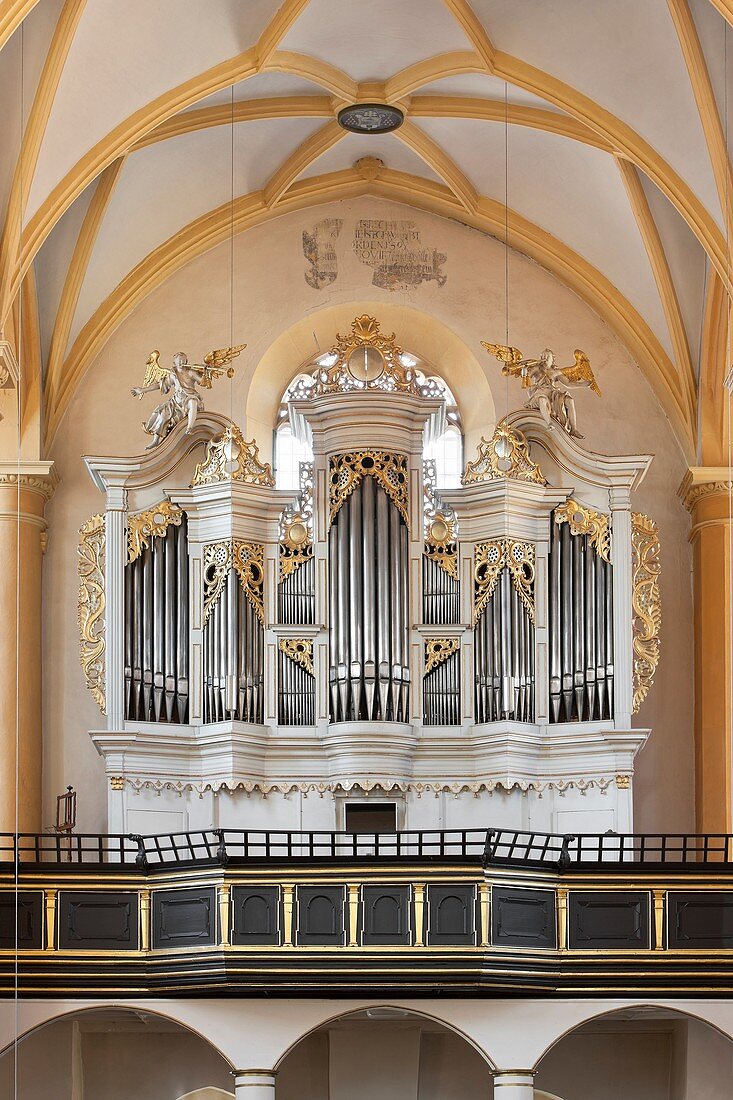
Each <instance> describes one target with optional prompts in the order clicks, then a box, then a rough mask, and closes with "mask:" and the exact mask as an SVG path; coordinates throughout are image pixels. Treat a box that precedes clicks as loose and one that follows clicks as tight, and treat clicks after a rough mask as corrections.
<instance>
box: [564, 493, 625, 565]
mask: <svg viewBox="0 0 733 1100" xmlns="http://www.w3.org/2000/svg"><path fill="white" fill-rule="evenodd" d="M555 523H556V524H557V525H558V526H560V525H561V524H563V523H567V525H568V527H569V528H570V534H571V535H587V536H588V545H589V546H591V547H592V548H593V549H594V550H595V552H596V554H598V556H599V557H601V558H603V560H604V561H607V562H609V564H610V561H611V526H610V523H609V521H608V516H607V515H605V514H604V513H603V512H596V511H595V510H594V509H593V508H588V507H587V506H586V505H585V504H581V503H580V502H579V501H577V500H575V499H574V498H573V497H569V499H568V500H566V501H565V503H564V504H561V505H560V506H559V507H558V508H556V509H555Z"/></svg>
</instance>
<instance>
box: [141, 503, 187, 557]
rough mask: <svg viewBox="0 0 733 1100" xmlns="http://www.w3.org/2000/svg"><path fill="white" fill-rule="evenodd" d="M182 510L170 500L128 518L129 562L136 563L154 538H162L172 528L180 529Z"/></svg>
mask: <svg viewBox="0 0 733 1100" xmlns="http://www.w3.org/2000/svg"><path fill="white" fill-rule="evenodd" d="M182 519H183V512H182V511H181V509H180V508H179V507H178V506H177V505H175V504H172V503H171V501H170V500H161V502H160V504H156V505H155V507H154V508H147V509H146V510H145V511H144V512H136V513H135V514H133V515H131V516H128V517H127V560H128V562H131V561H135V558H139V557H140V555H141V554H142V552H143V550H144V549H145V547H146V546H149V545H150V542H151V540H152V539H154V538H162V537H163V536H164V535H165V533H166V531H167V530H168V528H169V527H170V526H174V527H180V526H181V520H182Z"/></svg>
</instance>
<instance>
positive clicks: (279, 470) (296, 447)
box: [275, 420, 313, 489]
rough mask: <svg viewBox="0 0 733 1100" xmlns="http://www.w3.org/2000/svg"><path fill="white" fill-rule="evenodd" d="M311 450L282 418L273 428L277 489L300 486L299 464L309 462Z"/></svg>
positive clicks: (288, 422) (311, 454)
mask: <svg viewBox="0 0 733 1100" xmlns="http://www.w3.org/2000/svg"><path fill="white" fill-rule="evenodd" d="M312 458H313V451H312V450H311V448H310V447H309V446H308V444H307V443H304V442H302V440H300V439H298V438H297V437H296V436H295V435H293V429H292V428H291V427H290V421H288V420H284V421H283V422H282V423H281V424H280V425H279V426H278V427H277V429H276V430H275V482H276V484H277V487H278V489H299V488H300V464H301V462H310V461H311V460H312Z"/></svg>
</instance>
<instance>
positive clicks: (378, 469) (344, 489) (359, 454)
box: [329, 451, 410, 527]
mask: <svg viewBox="0 0 733 1100" xmlns="http://www.w3.org/2000/svg"><path fill="white" fill-rule="evenodd" d="M365 477H373V478H374V480H375V481H376V482H377V484H378V485H381V487H382V488H383V489H384V491H385V493H386V494H387V496H388V497H389V499H390V500H391V501H392V503H393V504H394V505H395V507H396V508H397V510H398V511H399V513H400V515H401V516H402V518H403V519H404V521H405V523H406V524H407V526H408V527H409V525H410V520H409V472H408V467H407V459H406V458H405V456H404V455H399V454H390V453H389V452H388V451H351V452H349V453H348V454H341V455H335V456H334V457H333V458H331V460H330V483H329V523H333V521H334V519H335V518H336V516H337V515H338V512H339V509H340V508H341V505H342V504H343V503H344V501H345V500H347V498H348V497H350V496H351V494H352V493H353V492H354V489H356V487H357V485H359V484H360V483H361V482H362V481H363V479H364V478H365Z"/></svg>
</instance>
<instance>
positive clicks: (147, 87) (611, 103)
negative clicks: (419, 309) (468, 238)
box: [0, 0, 733, 434]
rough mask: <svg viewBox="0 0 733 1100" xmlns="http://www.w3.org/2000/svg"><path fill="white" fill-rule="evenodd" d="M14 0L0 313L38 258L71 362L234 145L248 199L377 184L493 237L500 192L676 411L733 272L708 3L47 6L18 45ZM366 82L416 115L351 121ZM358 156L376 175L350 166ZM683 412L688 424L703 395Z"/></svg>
mask: <svg viewBox="0 0 733 1100" xmlns="http://www.w3.org/2000/svg"><path fill="white" fill-rule="evenodd" d="M16 8H17V3H16V2H15V0H0V45H2V49H1V50H0V96H1V97H2V102H3V108H4V109H3V110H2V111H0V208H2V209H3V210H4V215H5V229H4V233H3V245H2V249H0V312H1V314H2V315H1V316H0V327H2V325H3V323H4V321H5V319H6V318H7V317H8V316H9V310H10V308H11V307H12V302H13V297H14V294H15V293H16V292H17V288H18V286H19V280H20V278H21V276H22V274H24V273H25V272H27V273H28V275H29V277H30V276H35V278H36V282H37V295H38V303H39V314H40V317H39V329H40V333H39V340H40V344H41V348H42V352H43V356H44V358H46V359H47V357H48V355H49V345H50V340H51V333H53V332H54V330H55V329H56V330H57V340H56V341H55V344H56V348H55V352H54V355H55V360H56V361H55V362H54V363H53V364H51V367H52V370H51V373H52V374H54V372H57V373H59V375H60V376H66V374H67V373H68V376H69V377H74V367H75V361H74V357H75V354H76V352H75V346H76V345H75V339H76V337H77V336H78V334H79V333H80V332H81V331H82V330H83V329H84V326H85V325H87V323H88V322H90V319H92V318H94V317H95V316H97V317H99V318H100V319H101V320H103V319H104V318H103V316H102V315H103V314H104V310H105V309H106V308H107V303H110V305H109V308H110V309H112V308H113V304H114V301H115V292H116V288H118V287H119V286H120V284H121V283H122V282H123V280H125V278H126V277H127V276H128V275H129V273H130V271H131V270H132V269H134V268H135V267H136V266H137V265H140V264H142V263H144V262H145V260H146V257H150V255H151V254H152V253H154V252H155V250H156V249H159V248H160V247H161V245H163V244H164V242H166V241H172V243H173V244H175V241H176V239H177V236H181V237H182V236H183V235H185V234H186V233H187V232H188V231H189V230H187V227H190V225H191V223H192V222H195V221H196V219H200V218H201V217H202V216H204V215H206V214H207V213H209V212H211V211H213V210H215V209H216V208H217V207H221V206H222V204H224V203H226V202H228V201H229V199H230V198H231V187H232V163H231V156H232V146H233V153H234V190H235V195H236V196H239V197H242V196H244V197H246V196H249V198H248V199H247V201H248V202H253V203H260V204H262V207H263V209H264V210H266V212H267V215H268V216H275V215H277V213H278V207H279V204H281V203H282V204H283V208H285V204H287V203H288V202H290V200H291V199H292V198H293V196H297V195H298V194H299V193H300V192H299V191H298V189H301V191H302V189H303V188H304V187H310V188H317V189H318V201H319V203H320V204H323V203H328V202H329V201H330V198H333V199H337V198H338V197H339V195H340V194H342V193H343V192H339V190H338V186H339V182H340V183H341V185H343V181H345V180H349V179H353V180H354V181H357V180H361V183H362V184H363V186H364V188H365V189H366V190H369V188H370V187H372V189H373V190H375V192H376V193H378V184H379V179H383V180H384V181H387V182H389V184H390V186H392V187H397V188H401V191H399V198H400V201H402V202H405V203H407V204H408V205H409V204H410V202H412V201H414V202H415V204H416V205H421V207H422V208H423V209H432V210H434V211H435V212H437V213H443V214H444V215H447V216H450V217H452V218H455V219H457V220H459V221H460V220H464V221H465V222H466V224H469V225H476V226H477V227H479V228H482V229H485V230H488V231H494V232H497V233H498V228H497V225H498V221H497V220H496V219H495V220H494V222H493V226H494V228H493V230H492V223H491V219H490V218H487V216H486V210H487V209H488V207H487V205H486V200H494V201H495V202H498V203H500V204H503V203H504V201H505V198H506V200H507V202H508V206H509V208H510V210H511V211H514V212H515V213H516V215H517V216H518V217H521V218H523V219H525V222H524V223H523V228H522V229H521V232H518V233H517V235H516V237H515V239H514V241H513V244H514V247H516V248H518V249H520V250H522V249H525V250H527V251H528V254H529V255H532V256H533V258H535V259H538V262H544V261H543V258H542V257H543V256H551V257H554V258H555V259H556V260H557V262H556V263H555V265H554V268H553V265H552V263H550V262H549V260H548V266H549V267H550V269H551V270H554V271H555V274H556V275H558V277H561V278H562V277H564V276H563V274H562V273H563V272H572V271H573V270H574V267H577V266H578V264H580V263H581V262H585V263H586V264H587V265H592V266H591V267H590V268H586V269H584V278H585V280H586V285H588V284H589V283H593V282H596V283H598V285H599V286H600V285H601V284H602V285H603V287H604V288H605V289H604V290H603V292H602V293H601V295H600V299H602V300H603V301H605V302H608V303H609V307H608V312H607V314H605V315H604V318H605V319H606V320H607V321H608V322H609V323H610V324H612V325H614V326H615V327H616V331H617V333H618V334H619V336H620V338H621V339H625V338H626V334H627V333H631V334H632V336H634V335H635V336H638V335H639V334H641V336H642V342H643V343H645V346H646V347H647V350H648V354H649V356H650V358H651V360H657V361H658V362H657V363H656V365H655V363H654V362H651V363H649V364H647V365H646V369H647V370H649V369H651V370H652V371H654V370H655V369H656V367H657V366H658V368H659V372H660V377H661V376H662V375H664V376H665V377H666V378H667V382H665V383H664V385H666V386H668V387H669V384H670V383H669V379H672V381H671V386H672V391H674V390H675V387H676V389H677V397H676V398H675V397H674V395H673V394H672V396H671V402H672V405H674V403H675V401H676V402H677V405H678V406H679V405H680V401H681V399H680V394H681V393H682V391H683V390H684V388H685V386H688V388H689V378H690V374H691V373H692V374H693V375H694V372H695V371H696V370H697V369H698V366H699V359H700V342H701V331H702V317H703V313H704V294H705V287H706V286H709V285H710V284H711V277H712V276H711V273H712V272H714V271H717V273H718V276H716V277H719V278H720V279H721V280H725V278H726V276H727V267H726V264H727V262H728V261H727V251H726V250H727V245H726V226H725V219H724V218H723V214H722V211H723V200H724V198H725V182H724V181H725V164H726V155H727V151H726V136H725V129H726V119H727V118H728V116H730V117H731V119H733V109H730V110H729V109H728V104H729V103H733V28H731V27H729V26H727V24H726V23H725V20H724V19H723V16H722V15H721V14H720V12H719V11H718V10H717V9H716V7H715V5H714V3H713V0H522V2H521V3H516V0H400V3H394V0H359V2H358V3H357V2H356V0H248V2H247V3H242V2H241V0H207V2H206V3H205V4H204V3H199V2H196V0H155V2H154V3H153V2H150V0H66V2H62V0H37V2H36V3H35V4H34V5H32V6H31V7H30V11H29V14H27V16H26V18H25V22H24V23H23V24H22V25H21V26H19V27H18V28H17V29H16V30H15V32H14V33H13V34H12V35H10V37H7V36H6V38H7V40H6V41H5V42H4V43H3V39H2V33H1V32H2V27H3V15H5V14H7V12H11V9H12V10H14V9H16ZM232 99H234V109H235V114H236V118H237V120H238V121H237V123H236V125H235V126H234V127H233V130H232V127H231V124H230V121H229V118H228V117H227V110H226V109H227V108H228V107H230V106H231V104H232ZM373 99H377V100H379V99H384V100H386V101H388V102H396V103H399V105H400V106H401V107H402V109H403V110H404V111H405V113H406V119H407V124H406V125H405V127H404V128H403V130H402V131H398V132H397V134H395V135H389V136H352V135H348V136H344V135H343V134H342V132H341V131H339V130H338V128H337V124H336V121H335V119H336V115H337V113H338V111H339V109H340V108H341V107H342V106H344V105H346V104H347V103H350V102H354V101H359V100H362V101H365V100H373ZM505 113H506V115H507V116H508V122H507V120H506V119H505ZM477 116H478V117H477ZM23 119H24V120H25V136H24V138H23V145H22V154H23V155H22V156H21V133H22V128H21V120H23ZM729 126H730V128H732V129H733V123H729ZM507 148H508V163H506V162H505V149H507ZM367 156H369V157H377V158H379V159H380V160H382V161H383V162H384V166H385V172H384V173H383V176H382V177H379V179H377V180H376V182H374V181H371V182H370V181H369V180H367V181H366V182H365V181H364V177H363V175H361V176H360V175H358V174H357V173H356V172H355V171H354V168H353V166H354V164H355V163H356V161H358V160H359V159H360V158H362V157H367ZM390 173H397V175H394V176H392V175H390ZM410 177H413V179H414V184H410V182H409V180H410ZM102 180H103V181H105V186H104V187H103V186H101V185H100V186H99V188H98V189H97V183H98V181H102ZM387 182H385V186H387ZM505 187H506V194H505ZM95 191H96V194H95ZM329 192H330V194H329ZM92 196H94V198H92ZM489 205H490V204H489ZM21 224H23V225H24V226H25V228H24V236H23V241H24V248H25V251H24V252H23V263H22V264H21V259H20V249H19V240H20V235H19V229H18V228H17V227H18V226H20V225H21ZM14 234H17V239H16V236H14ZM540 238H541V240H542V248H541V249H539V251H538V249H537V248H534V251H533V244H536V242H537V241H538V240H540ZM594 272H595V274H594ZM570 284H571V285H572V278H570ZM590 297H592V295H590ZM600 299H598V296H596V300H600ZM120 319H122V318H120ZM57 322H58V324H57ZM680 326H682V327H683V328H684V333H685V336H686V342H687V344H688V346H689V352H687V351H685V349H684V347H683V346H682V345H683V344H684V342H685V341H682V342H681V341H680V331H681V327H680ZM645 332H646V333H650V334H653V338H656V341H658V343H657V345H656V350H655V346H654V340H653V338H648V337H647V336H645V335H644V333H645ZM674 333H676V338H675V337H674V336H673V334H674ZM59 342H60V343H61V345H62V346H63V349H65V354H62V353H61V352H60V350H59V346H58V345H59ZM632 343H633V339H632ZM663 360H665V361H663ZM45 365H46V366H47V365H48V364H45ZM685 379H687V381H685ZM663 389H664V386H662V387H661V390H663ZM661 390H660V392H661ZM51 391H52V395H53V392H58V393H61V392H62V391H63V392H64V394H65V396H64V400H68V399H69V392H68V387H64V386H63V385H59V379H56V380H55V381H54V384H53V385H52V386H51ZM660 399H662V400H664V397H663V396H662V398H660ZM678 411H679V410H678ZM684 415H686V416H687V421H688V423H687V430H688V431H689V432H692V433H693V434H694V431H695V427H694V425H695V420H696V413H695V408H694V394H693V404H690V403H689V402H688V410H687V413H686V414H684ZM51 419H52V417H51Z"/></svg>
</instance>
